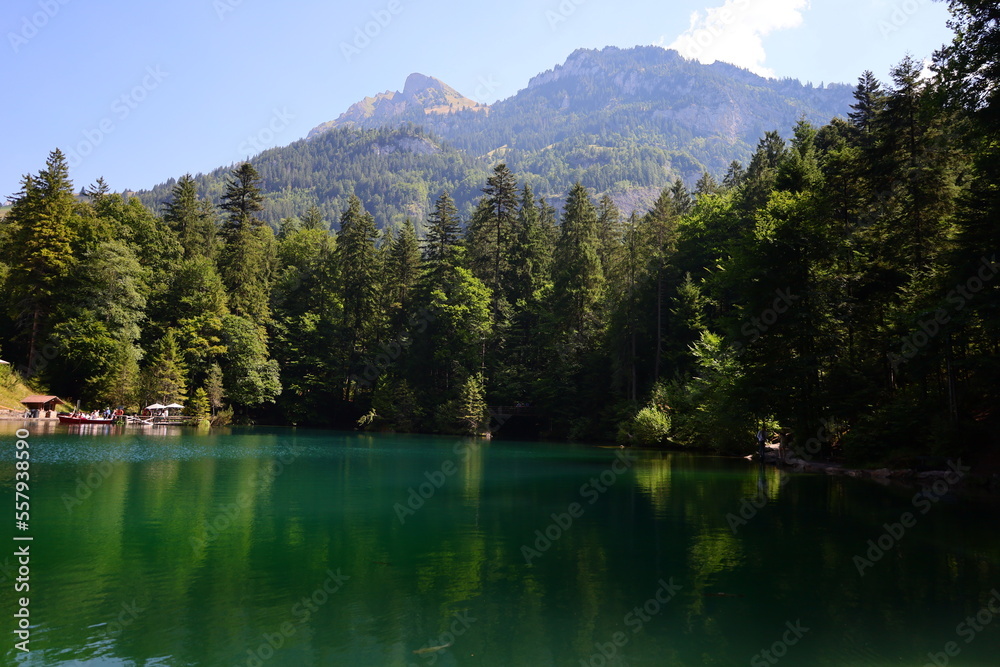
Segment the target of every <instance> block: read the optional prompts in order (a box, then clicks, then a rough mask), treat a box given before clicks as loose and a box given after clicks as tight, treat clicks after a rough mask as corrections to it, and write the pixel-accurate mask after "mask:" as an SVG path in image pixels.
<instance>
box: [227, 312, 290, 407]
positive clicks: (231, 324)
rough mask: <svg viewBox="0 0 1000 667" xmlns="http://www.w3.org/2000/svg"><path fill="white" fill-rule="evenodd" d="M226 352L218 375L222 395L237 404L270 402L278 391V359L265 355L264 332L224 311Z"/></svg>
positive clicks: (279, 388) (257, 404)
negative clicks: (224, 388)
mask: <svg viewBox="0 0 1000 667" xmlns="http://www.w3.org/2000/svg"><path fill="white" fill-rule="evenodd" d="M222 336H223V341H224V342H225V345H226V354H225V355H223V357H222V364H221V366H222V375H223V380H224V383H225V387H226V396H227V397H228V398H229V400H230V401H231V402H232V403H233V404H234V405H238V406H241V407H244V408H246V407H253V406H259V405H261V404H263V403H273V402H274V400H275V399H276V398H277V396H278V395H279V394H280V393H281V380H280V378H279V368H278V362H277V361H275V360H274V359H269V358H268V353H267V339H266V334H265V332H264V331H262V330H261V329H260V328H258V327H257V326H255V325H254V323H253V322H251V321H250V320H248V319H246V318H243V317H240V316H238V315H227V316H226V317H224V318H223V320H222Z"/></svg>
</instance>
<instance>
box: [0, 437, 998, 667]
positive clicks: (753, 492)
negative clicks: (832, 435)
mask: <svg viewBox="0 0 1000 667" xmlns="http://www.w3.org/2000/svg"><path fill="white" fill-rule="evenodd" d="M19 426H20V423H12V422H6V423H3V422H0V453H2V455H0V462H2V463H0V468H2V471H3V475H2V479H3V487H4V490H3V494H2V497H3V500H2V502H3V503H5V504H7V506H8V507H10V504H12V503H13V502H14V492H15V490H14V481H13V480H14V472H15V470H14V461H15V440H16V438H15V435H14V431H15V429H16V428H18V427H19ZM29 428H30V429H31V435H30V436H29V437H28V438H27V441H28V442H30V452H31V459H30V463H31V467H30V491H29V495H30V499H31V504H30V527H29V530H28V531H24V532H20V531H18V530H17V529H16V527H15V525H14V521H13V517H12V512H11V511H10V510H7V511H6V512H5V515H6V516H7V517H8V521H7V522H6V524H7V525H6V526H5V532H6V535H7V542H8V545H9V546H8V548H7V549H6V550H5V552H4V553H0V565H2V572H0V576H2V579H3V583H2V586H3V589H4V595H3V600H4V614H3V618H4V625H5V627H4V628H3V635H4V637H6V638H8V639H6V640H5V644H4V647H3V651H4V655H5V660H4V663H5V664H24V665H77V664H86V665H206V666H208V665H211V666H213V667H215V666H219V665H224V666H233V667H235V666H244V667H253V666H260V665H268V666H278V665H295V666H303V665H306V666H308V665H315V666H320V665H324V666H326V665H352V666H354V665H379V666H383V665H384V666H393V665H399V666H403V667H409V666H418V667H423V666H429V665H444V666H447V665H483V666H492V665H528V666H545V665H566V666H579V665H585V666H586V665H592V666H594V667H603V666H605V665H607V666H611V665H657V666H664V665H667V666H673V665H676V666H678V667H680V666H689V667H695V666H708V665H713V666H714V665H718V666H727V667H728V666H732V665H752V666H757V665H773V664H778V663H779V662H784V664H787V665H830V666H837V667H845V666H852V665H859V666H860V665H866V666H875V665H914V666H918V667H919V666H920V665H925V664H930V665H934V664H938V665H944V664H955V665H996V664H997V661H998V659H997V656H998V655H1000V617H998V618H997V619H996V622H995V623H994V622H993V621H994V618H993V616H994V612H993V611H992V610H991V607H992V609H994V610H996V611H998V612H1000V593H997V591H998V589H1000V540H998V539H997V536H996V535H997V533H996V525H997V518H998V515H997V513H996V511H995V510H994V509H993V508H991V507H987V506H982V505H978V504H974V503H973V502H972V501H970V500H967V499H962V498H956V497H955V496H953V495H952V494H951V492H950V490H949V489H948V488H946V487H947V486H948V485H947V483H943V485H941V486H940V487H939V489H937V491H939V492H940V493H938V492H935V491H934V490H931V491H927V492H924V493H923V494H920V495H915V492H916V490H915V489H913V488H909V487H902V486H892V487H882V486H880V485H878V484H875V483H873V482H870V481H863V480H854V479H850V478H841V477H828V476H822V475H796V474H787V473H781V472H779V471H776V470H774V469H767V470H765V471H763V473H761V471H760V470H759V469H758V468H757V467H756V466H754V465H750V464H748V463H747V462H745V461H742V460H732V459H726V458H719V457H710V456H699V455H690V454H681V453H662V452H629V451H623V450H619V449H617V448H612V447H608V448H602V447H595V446H582V445H572V444H564V443H540V442H517V443H515V442H502V441H492V442H488V441H483V440H474V439H459V438H443V437H441V438H439V437H431V436H406V435H364V434H355V433H344V432H335V431H313V430H302V429H297V430H296V429H269V428H253V429H231V430H226V431H224V432H220V433H215V432H213V433H212V434H204V435H201V434H196V433H195V432H193V431H190V430H181V429H172V430H167V429H161V430H156V431H154V430H150V431H146V432H140V431H139V430H138V429H134V430H124V429H122V428H120V427H97V428H96V430H95V427H82V428H81V427H63V426H51V425H48V426H38V425H35V426H30V427H29ZM74 429H75V430H74ZM88 429H89V430H88ZM761 488H763V490H764V492H765V494H766V499H761V497H760V495H759V489H761ZM24 535H29V536H31V537H32V538H33V540H32V541H31V542H26V541H13V539H12V538H13V537H15V536H24ZM25 544H28V545H30V581H29V584H30V592H29V593H14V592H13V590H12V587H13V585H14V584H15V578H16V577H17V576H18V572H17V568H18V565H17V559H16V557H15V555H14V553H15V550H16V549H17V548H20V547H21V546H23V545H25ZM26 594H27V595H30V603H29V606H28V609H29V610H30V626H31V635H30V644H29V647H30V649H31V650H30V653H23V652H21V651H19V650H17V649H15V648H13V646H14V643H15V642H16V641H18V639H17V635H16V634H14V631H15V630H16V629H17V627H18V619H17V618H15V617H14V616H13V614H14V613H15V612H16V611H17V607H16V606H15V605H16V603H15V600H16V599H17V598H19V597H20V596H22V595H26ZM949 652H950V655H949Z"/></svg>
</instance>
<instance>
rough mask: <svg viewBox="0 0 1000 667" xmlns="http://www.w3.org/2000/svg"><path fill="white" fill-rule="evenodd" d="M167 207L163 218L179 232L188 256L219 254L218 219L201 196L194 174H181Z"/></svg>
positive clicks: (164, 206) (165, 206)
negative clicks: (216, 244) (216, 225)
mask: <svg viewBox="0 0 1000 667" xmlns="http://www.w3.org/2000/svg"><path fill="white" fill-rule="evenodd" d="M163 208H164V212H163V220H164V221H165V222H166V223H167V224H168V225H169V226H170V228H171V229H172V230H173V231H174V233H175V234H177V237H178V240H179V241H180V244H181V247H182V248H183V249H184V257H186V258H191V257H194V256H195V255H202V256H204V257H213V256H214V255H215V219H214V216H213V215H212V214H211V212H210V209H207V208H206V206H205V202H203V201H201V200H200V199H199V198H198V186H197V185H196V184H195V181H194V179H193V178H192V177H191V174H185V175H184V176H181V177H180V179H179V180H178V181H177V184H176V185H174V189H173V191H172V192H171V199H170V201H168V202H166V203H164V205H163Z"/></svg>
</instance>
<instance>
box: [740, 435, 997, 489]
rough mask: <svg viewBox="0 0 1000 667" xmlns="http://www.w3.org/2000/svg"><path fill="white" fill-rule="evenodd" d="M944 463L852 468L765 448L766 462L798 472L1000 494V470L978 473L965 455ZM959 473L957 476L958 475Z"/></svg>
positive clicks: (751, 456) (768, 447) (881, 483)
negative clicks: (966, 462) (965, 460)
mask: <svg viewBox="0 0 1000 667" xmlns="http://www.w3.org/2000/svg"><path fill="white" fill-rule="evenodd" d="M743 458H744V459H745V460H747V461H756V460H757V455H756V454H752V455H750V456H745V457H743ZM941 459H942V461H946V463H945V465H944V466H943V467H940V468H938V467H935V468H933V469H929V470H921V469H918V468H851V467H848V466H846V465H844V464H843V463H840V462H837V461H807V460H806V459H803V458H800V457H798V456H796V455H795V454H794V453H793V452H787V453H786V456H785V460H784V461H782V460H780V459H779V457H778V447H777V446H776V445H775V446H771V445H768V446H767V448H766V450H765V452H764V461H763V463H764V465H770V466H773V467H774V468H776V469H778V470H784V471H787V472H795V473H807V474H814V475H817V474H823V475H831V476H838V477H851V478H853V479H864V480H868V481H872V482H875V483H877V484H879V485H881V486H889V485H890V484H899V485H901V486H911V487H912V486H919V487H928V486H933V485H935V484H936V483H939V482H944V483H945V484H946V485H948V487H949V490H950V491H954V492H956V493H962V494H965V495H981V494H986V495H987V496H989V497H992V498H994V499H998V498H1000V473H978V474H977V472H976V470H975V468H974V467H970V466H968V465H964V464H963V462H962V459H961V457H958V458H952V459H945V457H941ZM956 477H957V479H956Z"/></svg>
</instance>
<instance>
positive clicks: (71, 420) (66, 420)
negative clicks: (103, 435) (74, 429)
mask: <svg viewBox="0 0 1000 667" xmlns="http://www.w3.org/2000/svg"><path fill="white" fill-rule="evenodd" d="M58 416H59V423H60V424H114V423H115V420H114V419H101V418H99V417H98V418H95V417H89V416H87V415H58Z"/></svg>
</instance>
